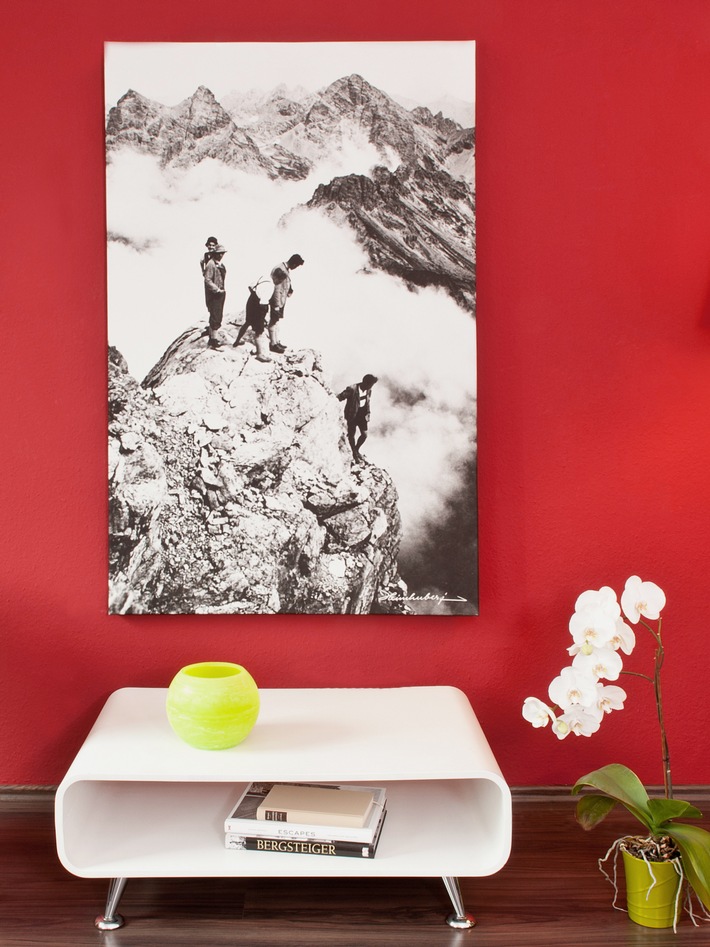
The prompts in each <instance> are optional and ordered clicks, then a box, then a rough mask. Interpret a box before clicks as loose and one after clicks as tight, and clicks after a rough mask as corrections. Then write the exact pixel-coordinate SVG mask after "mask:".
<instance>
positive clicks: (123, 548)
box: [109, 326, 406, 614]
mask: <svg viewBox="0 0 710 947" xmlns="http://www.w3.org/2000/svg"><path fill="white" fill-rule="evenodd" d="M109 498H110V557H109V558H110V583H109V611H110V612H111V613H113V614H147V613H153V614H156V613H159V614H166V613H204V614H265V613H285V612H295V613H311V614H318V613H356V614H364V613H370V612H392V611H401V610H402V606H400V605H397V604H394V605H393V604H392V602H393V601H395V602H396V601H402V600H403V599H404V598H405V596H406V587H405V586H404V583H403V582H402V580H401V579H400V577H399V574H398V570H397V554H398V551H399V544H400V538H401V525H400V517H399V512H398V509H397V493H396V490H395V487H394V484H393V483H392V480H391V478H390V477H389V475H388V474H387V473H386V471H384V470H381V469H380V468H378V467H375V466H372V465H370V464H367V463H364V464H361V465H354V464H353V462H352V455H351V453H350V450H349V448H348V445H347V440H346V437H345V426H344V421H343V416H342V404H341V403H340V402H338V400H337V398H336V396H335V393H334V392H333V391H331V390H330V388H329V387H328V383H327V380H326V376H325V374H324V372H323V368H322V366H321V363H320V357H319V355H318V354H317V353H316V352H314V351H312V350H299V351H294V352H290V353H287V354H285V355H279V356H276V357H275V358H274V360H273V361H271V362H268V363H262V362H258V361H257V360H256V359H255V358H254V357H253V354H252V351H251V346H250V345H246V346H240V347H239V348H234V347H232V345H231V344H229V343H227V344H226V345H225V346H224V347H223V348H221V349H209V348H208V347H207V346H206V338H205V335H204V334H203V329H202V326H196V327H194V328H191V329H189V330H187V331H186V332H185V333H183V335H182V336H180V337H179V338H178V339H176V340H175V342H173V344H172V345H171V346H170V347H169V348H168V350H167V351H166V352H165V354H164V356H163V357H162V358H161V359H160V361H159V362H158V364H157V365H156V366H155V367H154V368H153V370H152V371H151V372H150V373H149V375H148V376H147V378H146V379H145V380H144V381H143V383H142V385H140V384H139V383H138V382H137V381H136V380H135V379H134V378H132V376H131V375H130V374H129V372H128V368H127V365H126V362H125V360H124V359H123V357H122V356H121V354H120V353H119V352H118V351H117V350H116V349H114V348H110V349H109Z"/></svg>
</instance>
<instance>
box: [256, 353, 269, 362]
mask: <svg viewBox="0 0 710 947" xmlns="http://www.w3.org/2000/svg"><path fill="white" fill-rule="evenodd" d="M256 360H257V362H273V358H269V356H268V355H257V356H256Z"/></svg>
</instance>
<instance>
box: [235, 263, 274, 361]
mask: <svg viewBox="0 0 710 947" xmlns="http://www.w3.org/2000/svg"><path fill="white" fill-rule="evenodd" d="M273 288H274V287H273V284H272V283H271V281H266V280H263V281H262V280H260V281H259V282H258V283H256V284H255V285H254V286H250V287H249V298H248V299H247V305H246V310H245V318H244V324H243V325H242V326H240V328H239V332H238V333H237V338H236V339H235V340H234V345H235V347H236V346H237V345H244V336H245V334H246V331H247V329H251V330H252V332H253V333H254V343H255V345H256V359H257V361H258V362H270V361H272V359H271V357H270V356H269V355H268V354H267V346H266V314H267V313H268V311H269V299H270V297H271V295H272V292H273Z"/></svg>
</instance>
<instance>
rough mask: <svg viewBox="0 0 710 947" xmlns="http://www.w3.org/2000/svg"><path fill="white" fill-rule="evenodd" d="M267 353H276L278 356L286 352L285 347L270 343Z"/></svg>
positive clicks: (278, 343)
mask: <svg viewBox="0 0 710 947" xmlns="http://www.w3.org/2000/svg"><path fill="white" fill-rule="evenodd" d="M269 351H270V352H278V353H279V355H283V353H284V352H285V351H286V346H285V345H282V344H281V343H280V342H272V343H271V345H270V346H269Z"/></svg>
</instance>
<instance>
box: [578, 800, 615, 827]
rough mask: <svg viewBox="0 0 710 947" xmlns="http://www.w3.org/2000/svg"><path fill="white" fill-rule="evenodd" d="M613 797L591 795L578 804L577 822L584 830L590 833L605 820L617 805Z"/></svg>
mask: <svg viewBox="0 0 710 947" xmlns="http://www.w3.org/2000/svg"><path fill="white" fill-rule="evenodd" d="M616 804H617V803H616V799H612V798H611V796H597V795H595V794H594V793H589V794H588V795H586V796H582V798H581V799H580V800H579V802H578V803H577V821H578V822H579V824H580V825H581V826H582V828H583V829H586V830H587V831H589V829H593V828H594V826H595V825H599V823H600V822H601V821H602V820H603V819H605V818H606V817H607V816H608V815H609V813H610V812H611V810H612V809H613V808H614V806H615V805H616Z"/></svg>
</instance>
